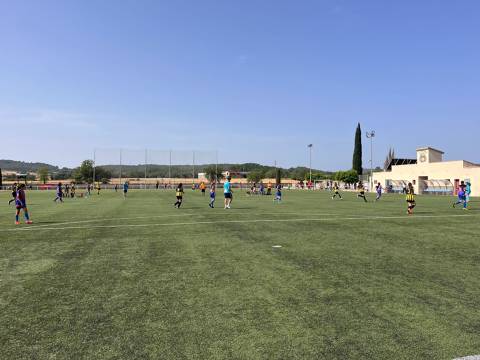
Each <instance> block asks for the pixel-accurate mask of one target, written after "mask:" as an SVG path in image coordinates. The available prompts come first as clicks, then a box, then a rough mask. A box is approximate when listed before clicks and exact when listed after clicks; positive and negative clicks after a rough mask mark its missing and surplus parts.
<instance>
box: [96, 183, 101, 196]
mask: <svg viewBox="0 0 480 360" xmlns="http://www.w3.org/2000/svg"><path fill="white" fill-rule="evenodd" d="M100 190H102V186H101V185H100V181H98V182H97V195H100Z"/></svg>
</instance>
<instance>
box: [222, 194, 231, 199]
mask: <svg viewBox="0 0 480 360" xmlns="http://www.w3.org/2000/svg"><path fill="white" fill-rule="evenodd" d="M224 195H225V199H231V198H232V193H231V192H228V193H224Z"/></svg>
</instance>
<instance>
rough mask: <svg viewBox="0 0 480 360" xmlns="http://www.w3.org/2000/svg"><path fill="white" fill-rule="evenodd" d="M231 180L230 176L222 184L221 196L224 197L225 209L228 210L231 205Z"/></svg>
mask: <svg viewBox="0 0 480 360" xmlns="http://www.w3.org/2000/svg"><path fill="white" fill-rule="evenodd" d="M231 180H232V178H231V177H230V176H228V177H227V181H225V183H224V184H223V195H224V197H225V209H230V204H231V203H232V197H233V195H232V185H231V184H230V181H231Z"/></svg>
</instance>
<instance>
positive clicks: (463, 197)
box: [458, 195, 467, 201]
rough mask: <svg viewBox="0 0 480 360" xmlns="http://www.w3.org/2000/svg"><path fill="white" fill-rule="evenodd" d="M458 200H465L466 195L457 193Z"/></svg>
mask: <svg viewBox="0 0 480 360" xmlns="http://www.w3.org/2000/svg"><path fill="white" fill-rule="evenodd" d="M458 200H461V201H466V200H467V196H466V195H458Z"/></svg>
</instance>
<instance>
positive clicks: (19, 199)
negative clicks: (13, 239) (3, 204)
mask: <svg viewBox="0 0 480 360" xmlns="http://www.w3.org/2000/svg"><path fill="white" fill-rule="evenodd" d="M15 208H16V209H17V211H16V213H15V225H20V221H19V216H20V211H21V210H22V209H23V215H24V216H25V223H26V224H32V221H31V220H30V216H29V215H28V210H27V201H26V197H25V184H20V185H18V187H17V193H16V196H15Z"/></svg>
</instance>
